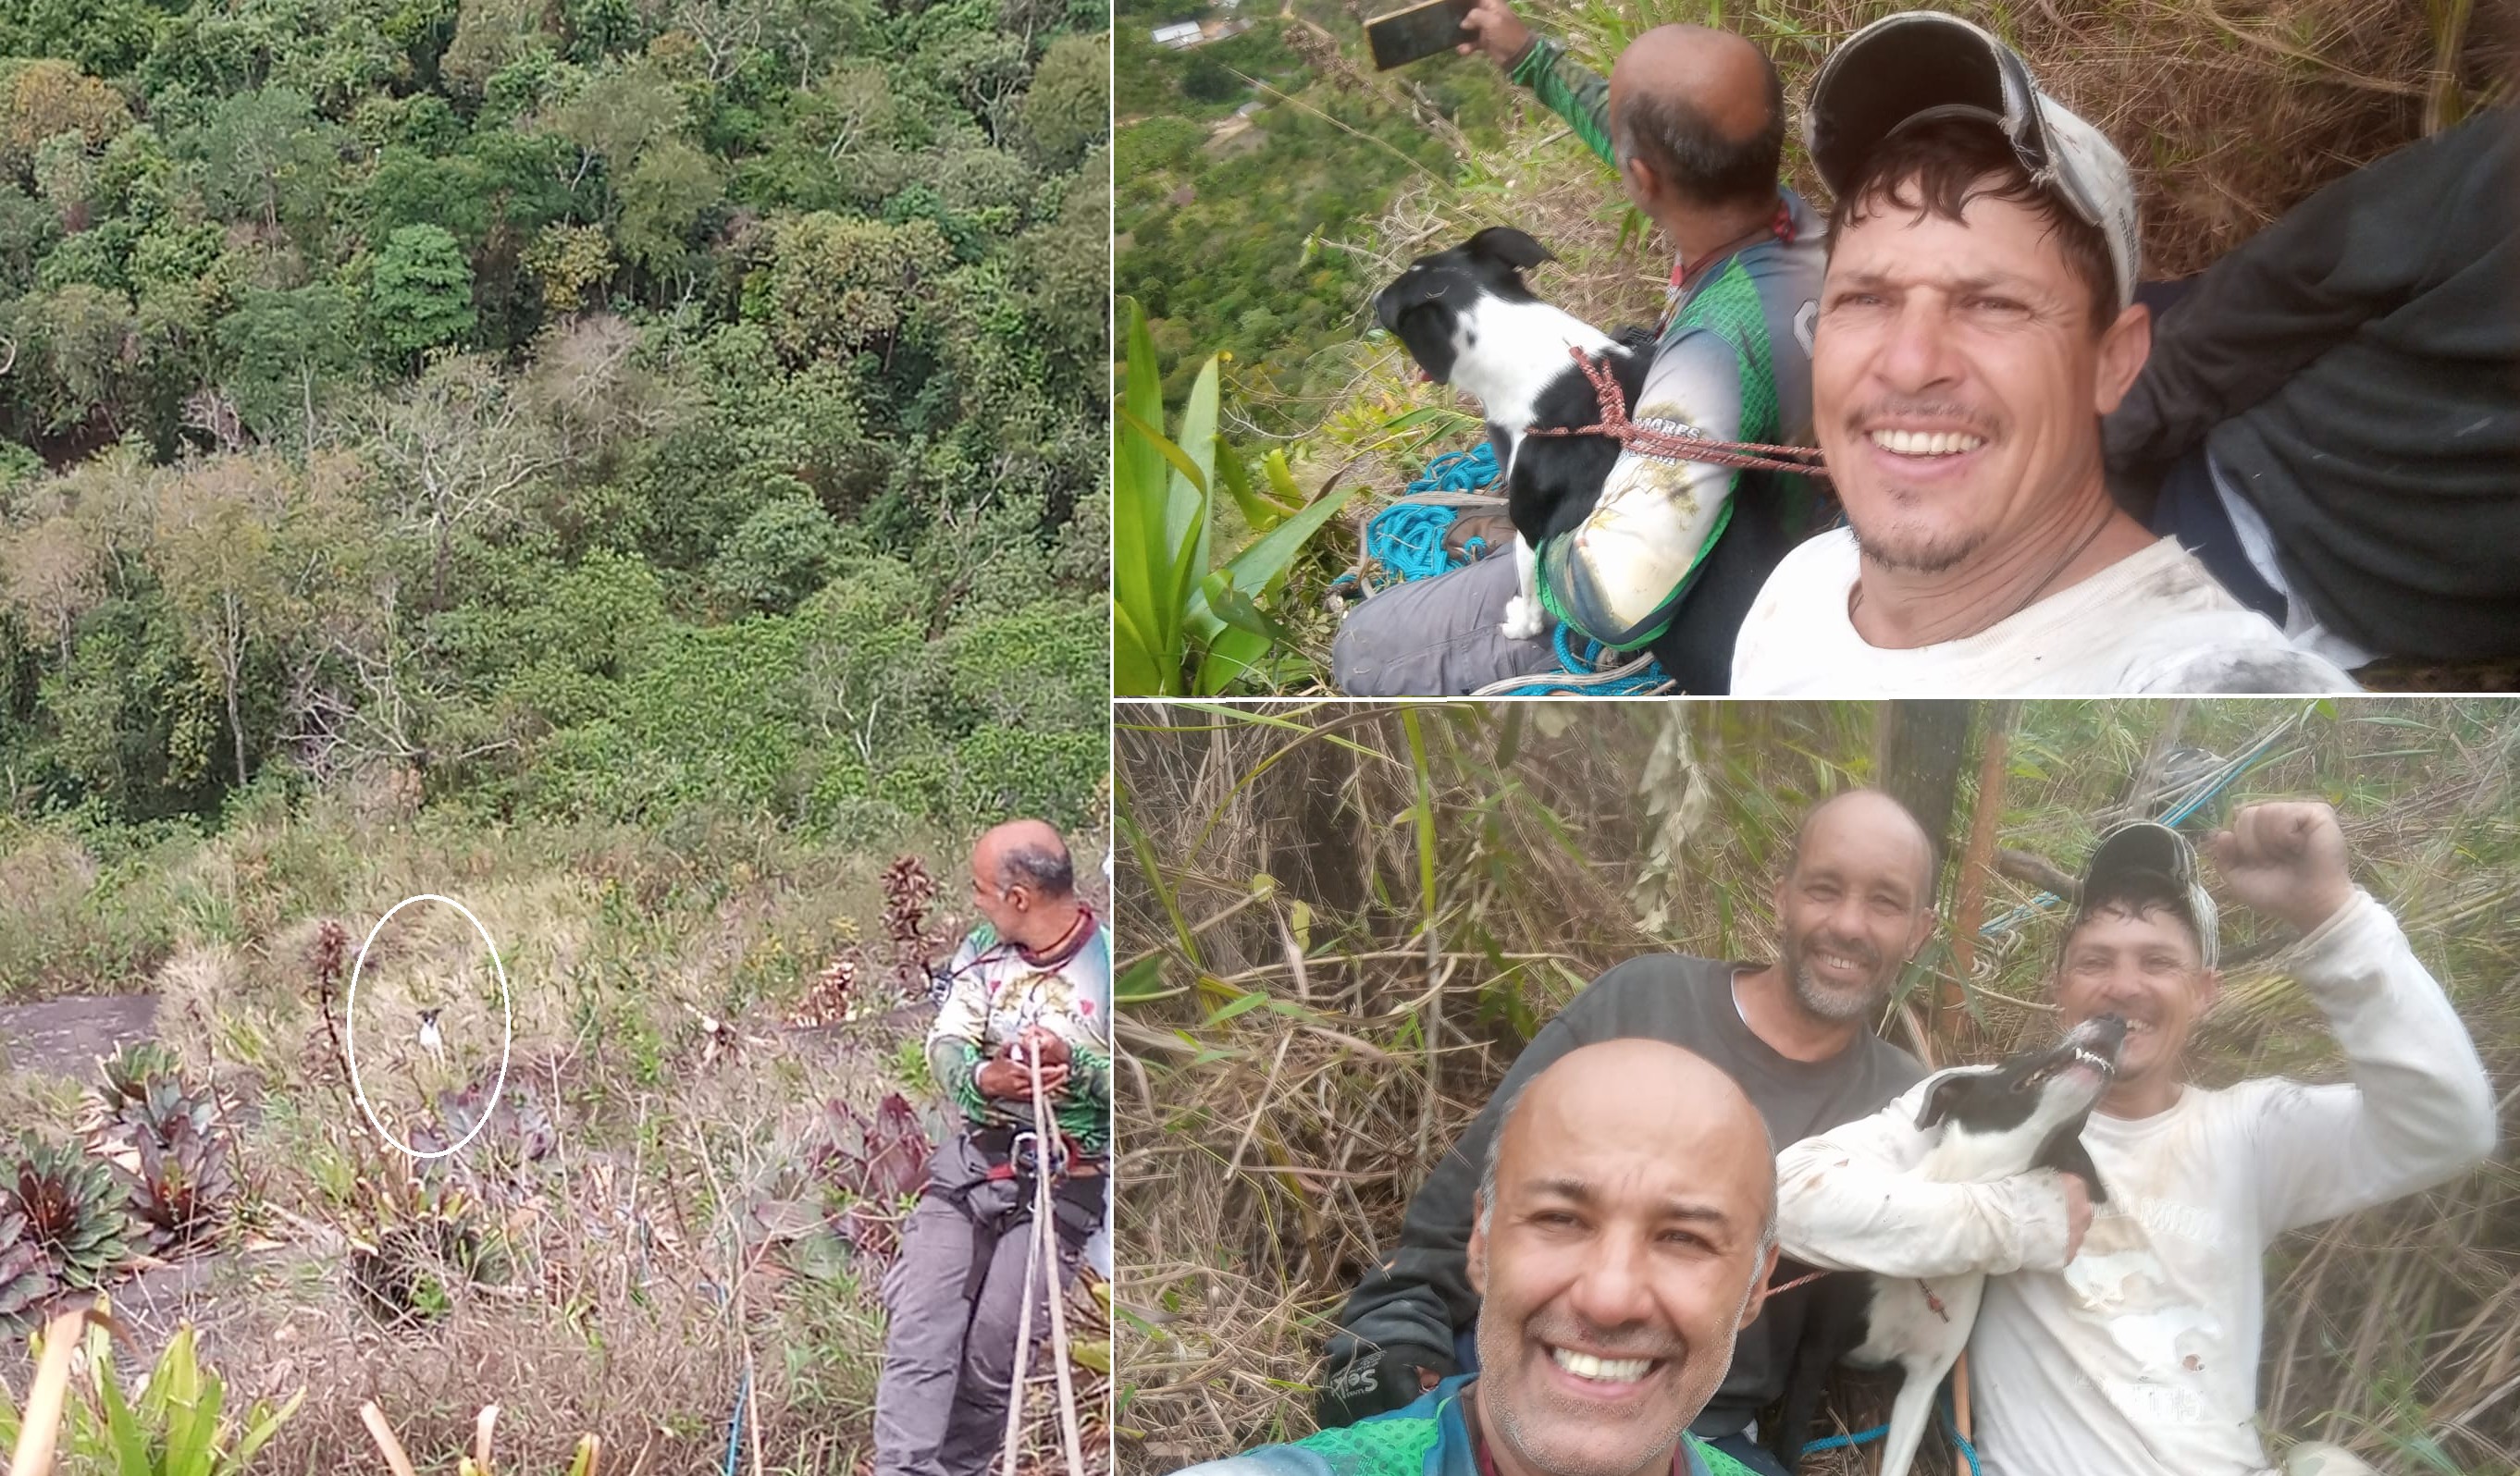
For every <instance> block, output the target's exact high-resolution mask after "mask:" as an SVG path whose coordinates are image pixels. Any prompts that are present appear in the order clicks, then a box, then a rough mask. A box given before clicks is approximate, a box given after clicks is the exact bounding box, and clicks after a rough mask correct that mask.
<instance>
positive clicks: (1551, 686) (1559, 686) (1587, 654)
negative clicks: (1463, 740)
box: [1491, 620, 1671, 697]
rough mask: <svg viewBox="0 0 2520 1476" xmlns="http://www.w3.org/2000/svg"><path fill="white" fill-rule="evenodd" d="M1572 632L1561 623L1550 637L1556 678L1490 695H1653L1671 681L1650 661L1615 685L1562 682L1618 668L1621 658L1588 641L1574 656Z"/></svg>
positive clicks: (1537, 678) (1606, 648) (1542, 677)
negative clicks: (1603, 669)
mask: <svg viewBox="0 0 2520 1476" xmlns="http://www.w3.org/2000/svg"><path fill="white" fill-rule="evenodd" d="M1571 629H1572V628H1571V627H1570V626H1568V625H1567V623H1566V622H1565V621H1563V620H1560V621H1558V622H1557V629H1556V633H1555V635H1554V636H1553V638H1552V639H1553V641H1554V642H1555V643H1556V646H1557V670H1558V675H1557V676H1556V677H1554V678H1553V677H1547V676H1541V677H1534V678H1533V679H1532V680H1530V681H1528V682H1525V683H1523V684H1522V685H1520V686H1518V687H1508V688H1504V689H1501V690H1500V691H1498V692H1495V693H1491V695H1494V696H1503V697H1546V696H1559V695H1570V694H1571V695H1575V696H1592V697H1627V696H1639V695H1642V694H1643V693H1649V692H1652V691H1653V690H1654V689H1656V688H1658V687H1660V686H1662V685H1663V684H1664V683H1665V682H1668V681H1670V680H1671V678H1670V677H1669V676H1667V675H1665V674H1664V672H1663V669H1662V663H1661V662H1660V661H1649V662H1647V663H1645V665H1644V666H1643V668H1641V669H1640V670H1637V671H1634V672H1631V673H1629V674H1628V675H1627V676H1624V677H1621V678H1619V679H1618V680H1617V681H1615V682H1586V683H1584V684H1583V685H1581V686H1574V685H1570V684H1569V683H1567V682H1566V681H1565V680H1564V679H1565V678H1567V677H1580V676H1589V675H1591V674H1592V673H1594V672H1597V671H1599V670H1601V669H1602V668H1603V667H1604V666H1612V665H1617V664H1618V663H1619V661H1620V660H1621V659H1622V657H1621V656H1620V654H1619V653H1618V652H1617V651H1614V650H1611V649H1609V648H1608V647H1606V646H1603V645H1602V644H1601V643H1600V642H1598V641H1595V640H1592V639H1590V638H1587V639H1586V641H1585V642H1584V653H1583V654H1582V655H1580V656H1579V655H1577V654H1576V653H1575V649H1574V646H1573V642H1572V637H1571V635H1570V634H1569V632H1570V631H1571Z"/></svg>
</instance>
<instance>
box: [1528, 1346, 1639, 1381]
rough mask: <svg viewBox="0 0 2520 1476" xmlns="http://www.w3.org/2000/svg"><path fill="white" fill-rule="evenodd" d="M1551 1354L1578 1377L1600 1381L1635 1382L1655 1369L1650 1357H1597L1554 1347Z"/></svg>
mask: <svg viewBox="0 0 2520 1476" xmlns="http://www.w3.org/2000/svg"><path fill="white" fill-rule="evenodd" d="M1549 1356H1550V1357H1551V1358H1553V1359H1555V1360H1556V1361H1557V1366H1558V1367H1560V1368H1563V1369H1565V1370H1566V1371H1567V1372H1569V1373H1571V1374H1573V1375H1575V1376H1576V1377H1577V1378H1589V1379H1592V1380H1594V1381H1596V1382H1598V1383H1604V1384H1633V1383H1635V1382H1636V1381H1637V1380H1639V1379H1641V1378H1643V1377H1644V1376H1645V1375H1646V1374H1648V1373H1651V1372H1652V1371H1653V1360H1652V1359H1649V1358H1595V1357H1594V1356H1593V1355H1591V1354H1589V1353H1577V1352H1576V1351H1575V1350H1574V1349H1572V1348H1552V1349H1550V1350H1549Z"/></svg>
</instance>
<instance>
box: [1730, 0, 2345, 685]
mask: <svg viewBox="0 0 2520 1476" xmlns="http://www.w3.org/2000/svg"><path fill="white" fill-rule="evenodd" d="M1809 119H1810V135H1809V143H1810V148H1811V157H1812V162H1813V164H1814V166H1815V167H1816V168H1817V169H1818V170H1819V172H1820V176H1821V178H1822V180H1823V182H1824V183H1826V184H1827V185H1828V187H1829V190H1830V193H1831V194H1832V195H1833V196H1834V198H1835V200H1836V205H1835V208H1834V209H1833V211H1832V213H1831V215H1830V218H1829V258H1828V267H1827V273H1826V276H1825V277H1824V279H1823V284H1822V289H1821V301H1820V314H1819V319H1818V323H1817V326H1816V328H1815V330H1814V334H1813V337H1812V397H1813V425H1814V429H1815V431H1816V433H1817V435H1818V437H1819V440H1820V444H1821V448H1822V451H1823V453H1824V455H1825V457H1826V460H1827V464H1828V469H1829V475H1830V478H1831V481H1832V483H1833V484H1834V486H1835V488H1836V491H1837V495H1838V498H1839V500H1840V502H1841V503H1842V504H1843V506H1844V508H1845V512H1846V518H1847V522H1848V524H1849V526H1848V527H1846V528H1842V529H1838V530H1836V531H1834V532H1830V533H1824V534H1823V535H1821V536H1820V537H1818V538H1815V539H1813V540H1811V541H1809V542H1807V543H1805V544H1803V545H1802V546H1800V547H1799V548H1797V549H1795V550H1794V551H1793V553H1791V554H1789V555H1787V556H1786V558H1785V559H1784V560H1783V561H1782V562H1781V563H1779V564H1778V566H1777V568H1776V571H1775V572H1774V573H1773V574H1771V575H1770V576H1769V579H1768V582H1767V584H1766V586H1765V587H1764V588H1763V589H1762V590H1761V591H1760V592H1759V595H1758V598H1757V600H1756V601H1755V602H1754V603H1753V604H1752V605H1751V607H1750V612H1749V614H1748V616H1747V617H1746V618H1745V620H1744V621H1743V623H1742V626H1741V632H1740V637H1739V641H1738V643H1737V645H1736V646H1735V648H1734V650H1733V693H1734V694H1735V695H1747V696H1788V695H1791V696H1841V697H1843V696H1868V695H1879V696H1913V695H1953V696H1963V695H1964V696H1981V695H1987V694H2008V693H2022V694H2036V693H2057V694H2068V693H2072V694H2095V693H2143V692H2159V693H2219V692H2250V693H2296V692H2350V691H2354V690H2356V689H2355V687H2354V684H2353V682H2352V681H2351V680H2350V679H2349V678H2348V677H2346V675H2345V674H2344V673H2343V672H2342V671H2340V670H2338V669H2337V668H2335V667H2334V666H2332V665H2330V664H2328V663H2327V662H2325V661H2323V660H2321V659H2319V658H2318V657H2316V656H2313V655H2310V654H2308V653H2306V652H2303V651H2300V650H2297V649H2294V648H2293V647H2292V646H2291V645H2290V644H2288V643H2287V642H2286V641H2285V639H2284V637H2283V633H2282V632H2281V631H2279V630H2277V629H2276V628H2275V627H2274V625H2273V623H2272V622H2270V621H2268V620H2267V619H2266V617H2264V616H2263V615H2260V614H2258V613H2257V612H2256V611H2254V610H2252V609H2249V608H2248V607H2247V606H2245V605H2243V604H2240V602H2239V601H2237V600H2235V599H2233V598H2232V597H2231V596H2230V595H2229V594H2228V592H2227V591H2225V590H2224V588H2223V587H2222V586H2221V585H2219V584H2217V583H2215V581H2214V578H2213V576H2212V575H2211V574H2210V573H2208V572H2207V571H2206V568H2205V566H2204V565H2203V564H2202V563H2200V562H2198V561H2197V560H2196V559H2194V558H2193V557H2192V556H2190V555H2188V554H2187V553H2186V552H2185V551H2184V550H2183V549H2182V548H2181V547H2180V546H2179V544H2178V542H2177V541H2176V540H2175V539H2169V538H2163V539H2159V540H2156V539H2154V538H2153V537H2152V536H2151V535H2150V534H2149V533H2147V532H2146V531H2145V530H2144V528H2143V527H2142V525H2141V524H2139V523H2138V522H2136V521H2135V520H2134V519H2133V518H2131V517H2129V516H2127V515H2126V514H2124V513H2121V512H2119V511H2118V509H2117V507H2116V505H2115V504H2114V503H2112V502H2111V501H2110V498H2109V494H2108V489H2107V485H2106V482H2105V479H2104V476H2103V472H2102V467H2101V454H2100V451H2101V443H2100V417H2101V416H2102V415H2104V414H2106V413H2107V412H2108V411H2110V410H2111V409H2113V408H2115V407H2116V405H2117V403H2118V401H2119V399H2120V398H2121V397H2123V396H2124V395H2125V394H2126V392H2127V389H2128V386H2129V385H2131V384H2132V383H2133V382H2134V380H2135V378H2136V375H2137V373H2138V371H2139V370H2140V369H2141V368H2142V366H2143V361H2144V355H2145V353H2146V351H2147V349H2148V347H2149V344H2150V341H2151V321H2150V318H2149V316H2148V313H2147V310H2146V309H2145V308H2143V307H2142V306H2140V305H2138V304H2137V303H2136V302H2135V297H2134V294H2135V283H2136V273H2137V270H2138V244H2137V227H2136V213H2135V185H2134V181H2133V179H2132V178H2131V177H2130V176H2129V174H2128V171H2127V165H2126V160H2125V159H2124V158H2123V157H2120V156H2119V154H2118V152H2117V150H2116V149H2115V148H2113V147H2111V146H2110V144H2109V142H2108V140H2107V139H2106V138H2104V137H2103V136H2102V135H2101V134H2100V133H2099V131H2098V130H2097V129H2094V128H2093V127H2092V126H2091V125H2090V124H2089V123H2086V122H2085V121H2083V120H2082V119H2081V118H2079V117H2076V116H2075V115H2074V114H2073V113H2071V112H2067V111H2066V110H2065V109H2064V108H2063V107H2061V106H2059V105H2058V104H2057V103H2056V101H2055V100H2054V99H2052V98H2049V97H2047V96H2045V95H2044V94H2041V93H2040V92H2038V91H2037V90H2036V88H2035V86H2034V84H2033V82H2032V79H2031V77H2030V74H2029V71H2028V69H2027V68H2026V67H2023V65H2022V63H2021V59H2020V58H2019V57H2017V56H2015V55H2013V53H2012V52H2011V51H2009V50H2008V49H2006V48H2005V47H2004V46H2003V43H2001V42H1999V41H1997V40H1996V39H1995V37H1993V36H1991V35H1989V34H1988V33H1987V32H1985V31H1983V30H1981V29H1979V28H1978V27H1976V26H1974V25H1971V24H1969V23H1968V22H1964V21H1960V20H1958V19H1957V18H1955V17H1951V16H1945V15H1941V14H1937V13H1933V12H1926V11H1916V12H1910V13H1908V14H1905V15H1898V16H1892V17H1889V18H1887V19H1884V20H1881V21H1877V22H1873V23H1872V24H1870V25H1868V26H1866V27H1865V28H1864V29H1863V30H1861V31H1859V32H1857V33H1856V34H1855V36H1854V37H1852V38H1851V39H1849V40H1848V41H1847V42H1846V44H1845V45H1843V46H1841V47H1840V48H1839V49H1838V50H1837V51H1836V52H1835V53H1834V54H1833V55H1831V56H1830V58H1829V60H1828V61H1827V63H1826V64H1825V65H1823V67H1822V68H1821V73H1820V76H1819V78H1818V79H1817V80H1816V81H1815V82H1814V83H1813V84H1812V94H1811V102H1810V107H1809Z"/></svg>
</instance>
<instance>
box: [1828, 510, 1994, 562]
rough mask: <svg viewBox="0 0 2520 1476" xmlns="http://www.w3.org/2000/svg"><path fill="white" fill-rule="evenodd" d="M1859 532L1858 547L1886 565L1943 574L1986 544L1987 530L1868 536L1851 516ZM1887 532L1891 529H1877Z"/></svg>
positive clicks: (1851, 526)
mask: <svg viewBox="0 0 2520 1476" xmlns="http://www.w3.org/2000/svg"><path fill="white" fill-rule="evenodd" d="M1846 525H1847V527H1848V528H1849V529H1850V530H1852V531H1853V532H1854V534H1855V547H1856V549H1857V550H1858V551H1859V552H1860V553H1862V554H1863V556H1864V557H1865V558H1867V559H1871V560H1872V561H1873V562H1874V563H1877V564H1879V565H1880V566H1881V567H1883V568H1885V569H1889V570H1892V571H1894V572H1896V573H1901V574H1941V573H1947V572H1949V571H1950V570H1952V569H1956V568H1958V567H1959V566H1960V565H1961V564H1962V563H1965V562H1966V561H1967V560H1968V559H1969V557H1970V556H1971V555H1973V554H1975V553H1976V552H1977V551H1978V550H1980V549H1982V548H1984V547H1986V540H1987V530H1986V529H1984V528H1974V529H1966V530H1963V531H1961V532H1958V533H1956V534H1947V535H1944V536H1942V537H1939V538H1937V537H1934V536H1932V535H1923V536H1919V537H1917V538H1913V539H1907V540H1902V539H1898V538H1893V537H1889V536H1880V537H1873V538H1867V537H1866V536H1865V535H1864V530H1863V529H1862V528H1860V527H1857V526H1856V524H1855V519H1853V518H1852V517H1850V518H1848V519H1847V523H1846ZM1876 531H1878V532H1880V533H1882V534H1884V535H1886V534H1887V533H1888V529H1886V528H1883V529H1878V530H1876Z"/></svg>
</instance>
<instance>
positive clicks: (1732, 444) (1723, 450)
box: [1523, 346, 1828, 478]
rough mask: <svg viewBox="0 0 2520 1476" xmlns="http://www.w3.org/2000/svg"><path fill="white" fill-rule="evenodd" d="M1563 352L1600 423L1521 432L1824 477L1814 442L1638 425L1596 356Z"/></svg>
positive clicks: (1662, 456) (1666, 457) (1667, 457)
mask: <svg viewBox="0 0 2520 1476" xmlns="http://www.w3.org/2000/svg"><path fill="white" fill-rule="evenodd" d="M1566 351H1567V352H1568V353H1569V354H1572V355H1573V356H1574V358H1575V362H1576V364H1577V365H1578V366H1579V367H1581V368H1582V369H1583V371H1584V378H1586V379H1588V380H1592V381H1593V395H1594V398H1595V399H1596V400H1597V401H1598V402H1599V405H1600V408H1601V419H1600V421H1599V422H1598V424H1596V425H1553V426H1550V427H1549V428H1547V429H1539V428H1534V429H1531V430H1526V431H1524V432H1523V434H1525V435H1606V436H1608V437H1610V438H1611V439H1612V440H1615V441H1617V442H1618V443H1619V444H1620V445H1621V446H1622V447H1624V448H1626V449H1627V450H1630V451H1633V452H1635V453H1636V454H1637V455H1639V456H1650V457H1653V458H1655V459H1657V460H1660V461H1666V462H1709V463H1712V464H1713V465H1715V466H1718V467H1741V468H1746V469H1748V470H1753V471H1792V472H1797V473H1799V474H1801V475H1804V476H1818V477H1823V478H1824V477H1826V476H1827V475H1828V469H1827V468H1826V467H1823V466H1822V465H1821V459H1820V450H1819V448H1817V447H1814V446H1771V445H1768V444H1766V443H1764V442H1761V441H1719V440H1716V439H1715V438H1713V437H1712V436H1697V435H1682V434H1679V433H1677V432H1675V431H1670V430H1657V429H1654V428H1653V427H1651V426H1649V425H1638V424H1637V423H1636V422H1634V421H1632V420H1629V419H1628V407H1627V397H1626V396H1624V395H1622V394H1620V393H1619V381H1618V380H1616V379H1614V378H1612V377H1611V374H1610V366H1609V363H1608V361H1606V360H1601V359H1596V358H1594V357H1593V356H1592V355H1591V354H1588V353H1586V352H1585V351H1584V350H1583V349H1582V348H1580V347H1571V346H1570V347H1569V348H1568V349H1567V350H1566ZM1802 458H1807V460H1804V459H1802Z"/></svg>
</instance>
